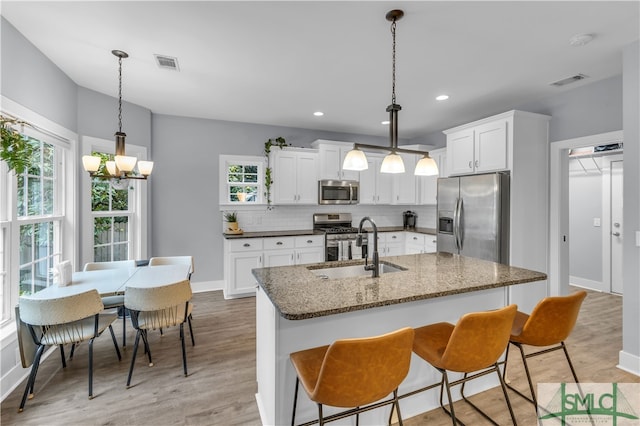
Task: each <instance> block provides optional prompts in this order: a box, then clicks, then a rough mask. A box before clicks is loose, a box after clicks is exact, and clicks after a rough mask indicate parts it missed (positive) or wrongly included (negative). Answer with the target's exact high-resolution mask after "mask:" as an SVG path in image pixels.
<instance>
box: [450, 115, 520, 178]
mask: <svg viewBox="0 0 640 426" xmlns="http://www.w3.org/2000/svg"><path fill="white" fill-rule="evenodd" d="M507 122H508V120H507V119H506V118H505V117H502V118H497V119H495V120H493V121H490V122H487V123H483V124H479V125H477V126H474V127H472V128H465V129H462V130H459V131H454V132H451V133H449V131H445V133H446V134H447V161H448V167H447V169H448V171H449V174H451V175H463V174H472V173H485V172H492V171H499V170H508V169H509V163H508V158H507V154H508V142H509V141H508V138H507Z"/></svg>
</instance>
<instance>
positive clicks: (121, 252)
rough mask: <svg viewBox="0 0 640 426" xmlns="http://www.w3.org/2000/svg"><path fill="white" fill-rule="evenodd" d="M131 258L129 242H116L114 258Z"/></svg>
mask: <svg viewBox="0 0 640 426" xmlns="http://www.w3.org/2000/svg"><path fill="white" fill-rule="evenodd" d="M127 259H129V244H128V243H125V244H115V245H114V246H113V260H127Z"/></svg>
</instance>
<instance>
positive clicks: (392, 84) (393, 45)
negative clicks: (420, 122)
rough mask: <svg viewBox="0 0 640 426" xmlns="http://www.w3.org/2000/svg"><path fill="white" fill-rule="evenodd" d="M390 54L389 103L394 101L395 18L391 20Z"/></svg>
mask: <svg viewBox="0 0 640 426" xmlns="http://www.w3.org/2000/svg"><path fill="white" fill-rule="evenodd" d="M391 35H392V39H393V43H392V49H391V52H392V55H391V104H392V105H394V104H395V103H396V20H395V19H394V20H393V21H392V22H391Z"/></svg>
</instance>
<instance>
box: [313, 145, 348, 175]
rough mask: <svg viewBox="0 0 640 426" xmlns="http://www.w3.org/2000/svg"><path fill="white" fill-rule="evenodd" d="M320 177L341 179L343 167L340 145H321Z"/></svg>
mask: <svg viewBox="0 0 640 426" xmlns="http://www.w3.org/2000/svg"><path fill="white" fill-rule="evenodd" d="M319 151H320V179H341V178H342V177H341V174H340V169H341V168H342V163H341V158H340V147H339V146H337V145H329V144H322V145H320V149H319Z"/></svg>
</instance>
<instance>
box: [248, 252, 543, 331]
mask: <svg viewBox="0 0 640 426" xmlns="http://www.w3.org/2000/svg"><path fill="white" fill-rule="evenodd" d="M380 263H387V264H393V265H397V266H399V267H401V268H403V269H406V270H403V271H399V272H391V273H385V274H382V275H381V276H380V277H379V278H371V276H370V275H366V276H361V277H352V278H338V279H323V278H320V277H318V276H316V275H314V274H313V273H312V272H311V271H310V270H309V269H321V268H327V267H334V266H338V265H340V266H347V265H363V264H364V261H363V260H349V261H341V262H325V263H317V264H310V265H300V266H282V267H273V268H259V269H254V270H253V275H254V276H255V277H256V279H257V281H258V283H259V285H260V287H261V288H262V289H263V290H264V292H265V294H266V295H267V296H268V297H269V299H270V300H271V302H272V303H273V305H274V306H275V307H276V309H277V310H278V312H279V313H280V315H281V316H282V317H284V318H286V319H289V320H302V319H308V318H316V317H321V316H325V315H334V314H340V313H344V312H351V311H358V310H363V309H370V308H375V307H378V306H386V305H394V304H398V303H406V302H412V301H415V300H422V299H430V298H435V297H442V296H449V295H454V294H460V293H467V292H472V291H478V290H485V289H490V288H498V287H505V286H510V285H514V284H522V283H527V282H533V281H540V280H544V279H546V278H547V275H546V274H544V273H541V272H536V271H531V270H528V269H522V268H516V267H511V266H507V265H502V264H499V263H494V262H487V261H484V260H479V259H474V258H470V257H465V256H459V255H455V254H450V253H444V252H443V253H426V254H411V255H404V256H391V257H384V258H381V259H380Z"/></svg>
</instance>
